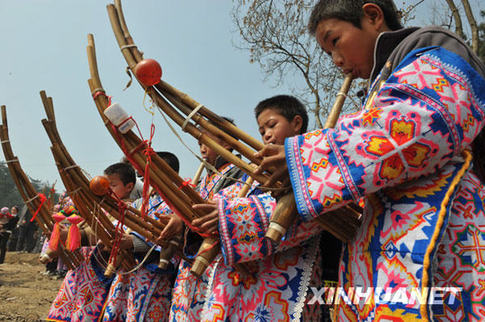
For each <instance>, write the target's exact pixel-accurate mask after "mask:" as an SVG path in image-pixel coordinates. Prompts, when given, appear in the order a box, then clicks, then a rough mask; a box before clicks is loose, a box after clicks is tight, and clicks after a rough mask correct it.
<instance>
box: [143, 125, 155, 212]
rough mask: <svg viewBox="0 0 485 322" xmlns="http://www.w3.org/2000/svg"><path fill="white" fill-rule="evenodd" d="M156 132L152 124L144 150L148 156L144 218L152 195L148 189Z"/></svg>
mask: <svg viewBox="0 0 485 322" xmlns="http://www.w3.org/2000/svg"><path fill="white" fill-rule="evenodd" d="M154 134H155V125H153V123H152V125H151V126H150V138H149V139H148V142H147V145H146V147H145V150H144V151H143V154H145V156H146V160H147V161H146V164H145V173H144V178H145V179H144V180H143V192H142V200H143V201H142V204H141V216H142V218H145V216H146V210H147V205H148V201H149V198H150V196H149V195H148V190H149V188H150V163H151V162H152V155H153V154H155V152H154V151H153V149H152V139H153V135H154Z"/></svg>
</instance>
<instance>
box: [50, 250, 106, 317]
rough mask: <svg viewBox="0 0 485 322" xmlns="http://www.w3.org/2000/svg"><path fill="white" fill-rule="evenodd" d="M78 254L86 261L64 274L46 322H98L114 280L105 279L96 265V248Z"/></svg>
mask: <svg viewBox="0 0 485 322" xmlns="http://www.w3.org/2000/svg"><path fill="white" fill-rule="evenodd" d="M80 251H81V253H82V254H83V256H84V258H85V260H84V261H83V262H82V263H81V264H80V265H79V266H78V267H76V268H75V269H72V270H69V271H68V272H67V274H66V276H65V278H64V281H63V282H62V285H61V288H60V289H59V293H58V294H57V296H56V298H55V300H54V302H53V303H52V306H51V308H50V310H49V313H48V315H47V319H46V320H47V321H85V322H87V321H99V318H100V316H101V314H102V311H103V307H104V304H105V302H106V298H107V295H108V291H109V287H110V285H111V282H112V280H113V279H112V278H106V277H105V276H104V270H103V268H102V266H100V265H99V264H98V258H99V256H100V255H99V250H98V248H95V247H82V248H81V249H80Z"/></svg>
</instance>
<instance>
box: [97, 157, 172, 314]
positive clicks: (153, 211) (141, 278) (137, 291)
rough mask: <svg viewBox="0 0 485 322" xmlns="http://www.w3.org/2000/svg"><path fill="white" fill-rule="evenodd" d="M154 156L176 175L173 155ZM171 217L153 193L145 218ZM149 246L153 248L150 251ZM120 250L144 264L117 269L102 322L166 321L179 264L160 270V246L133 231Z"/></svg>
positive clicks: (162, 202) (160, 200)
mask: <svg viewBox="0 0 485 322" xmlns="http://www.w3.org/2000/svg"><path fill="white" fill-rule="evenodd" d="M157 154H158V156H159V157H161V158H162V159H163V160H164V161H165V162H166V163H167V164H168V165H169V166H170V167H171V168H172V169H173V170H174V171H175V172H178V171H179V161H178V158H177V157H176V156H175V155H174V154H173V153H171V152H165V151H163V152H157ZM134 182H135V179H134V178H133V183H134ZM141 205H142V200H141V199H138V200H136V201H135V202H134V203H133V207H135V208H140V207H141ZM172 214H173V213H172V211H171V210H170V209H169V207H168V205H167V204H166V203H165V202H164V201H163V200H162V198H161V197H160V196H159V195H158V194H157V193H155V192H153V193H152V194H151V196H150V199H149V204H148V210H147V216H151V217H152V218H154V219H158V217H166V218H170V217H171V216H172ZM180 230H181V229H180ZM152 246H153V248H154V249H153V250H152V251H151V252H150V249H151V248H152ZM120 248H122V249H128V250H129V251H131V252H133V255H134V257H135V258H136V259H137V260H138V262H139V263H141V262H142V261H143V263H142V264H143V265H139V267H137V268H136V270H133V271H130V272H125V271H123V270H120V271H118V272H117V273H116V276H115V277H114V280H113V283H112V284H111V288H110V290H109V295H108V299H107V301H106V305H105V309H104V312H103V316H102V321H167V319H168V315H169V309H170V302H171V296H172V286H173V279H174V275H175V273H174V265H176V264H178V263H177V262H176V260H175V259H172V261H171V264H170V265H169V267H168V268H167V269H165V270H162V269H160V268H159V267H158V263H159V258H160V254H159V252H160V247H159V246H154V245H153V244H152V243H151V242H149V241H147V240H145V238H143V237H142V236H141V235H140V234H139V233H137V232H135V231H133V232H131V233H129V234H128V233H125V234H124V235H123V238H122V240H121V242H120ZM149 252H150V253H149Z"/></svg>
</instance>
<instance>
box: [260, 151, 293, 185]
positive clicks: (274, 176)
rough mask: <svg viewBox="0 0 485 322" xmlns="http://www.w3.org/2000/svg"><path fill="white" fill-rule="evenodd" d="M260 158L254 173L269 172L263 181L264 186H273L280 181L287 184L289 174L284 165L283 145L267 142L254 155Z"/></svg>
mask: <svg viewBox="0 0 485 322" xmlns="http://www.w3.org/2000/svg"><path fill="white" fill-rule="evenodd" d="M254 156H255V157H256V158H258V159H262V161H261V163H260V165H259V167H258V168H257V169H256V171H255V173H256V174H262V173H263V172H269V173H271V175H270V177H269V179H268V180H267V181H266V182H264V183H263V185H265V186H273V185H274V184H275V183H276V182H278V181H279V182H281V183H282V184H283V185H284V186H285V185H287V184H289V182H290V176H289V173H288V166H287V165H286V157H285V146H284V145H279V144H268V145H265V146H264V148H263V149H262V150H261V151H259V152H257V153H256V154H255V155H254Z"/></svg>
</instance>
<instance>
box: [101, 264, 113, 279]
mask: <svg viewBox="0 0 485 322" xmlns="http://www.w3.org/2000/svg"><path fill="white" fill-rule="evenodd" d="M115 272H116V267H115V265H113V264H112V263H109V264H108V267H106V270H105V271H104V276H106V277H112V276H113V274H114V273H115Z"/></svg>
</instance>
